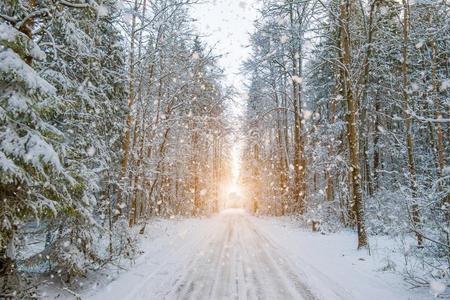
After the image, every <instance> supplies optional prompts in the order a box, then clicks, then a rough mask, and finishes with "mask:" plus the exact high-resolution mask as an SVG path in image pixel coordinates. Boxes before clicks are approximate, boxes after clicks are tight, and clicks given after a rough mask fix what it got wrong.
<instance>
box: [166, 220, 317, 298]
mask: <svg viewBox="0 0 450 300" xmlns="http://www.w3.org/2000/svg"><path fill="white" fill-rule="evenodd" d="M218 222H219V223H220V226H219V227H220V228H218V229H219V230H218V231H217V232H214V233H213V234H212V235H211V237H210V240H209V241H208V242H207V244H206V245H203V246H202V247H201V248H199V249H198V251H199V252H200V253H201V254H202V255H200V256H197V257H193V258H192V260H190V261H189V263H188V264H187V266H186V269H185V272H184V273H182V274H180V276H179V277H178V278H177V279H176V280H175V281H174V282H173V283H172V284H171V291H170V292H168V294H167V296H168V298H170V299H172V298H173V299H235V298H238V299H315V298H314V296H313V294H312V293H311V292H310V291H309V289H308V287H307V286H305V284H304V283H303V282H302V281H301V278H299V277H298V276H297V274H296V273H295V272H294V270H292V269H291V266H290V264H289V263H287V262H286V261H285V260H284V255H283V254H282V253H280V252H279V251H278V250H279V249H277V248H276V246H275V245H274V244H273V243H272V242H271V241H270V240H269V239H268V238H267V237H265V236H264V235H263V234H262V233H261V232H259V231H258V230H257V229H256V228H255V226H254V224H252V223H251V222H250V221H249V218H248V217H247V216H246V215H245V214H243V213H225V214H221V216H220V218H219V219H218Z"/></svg>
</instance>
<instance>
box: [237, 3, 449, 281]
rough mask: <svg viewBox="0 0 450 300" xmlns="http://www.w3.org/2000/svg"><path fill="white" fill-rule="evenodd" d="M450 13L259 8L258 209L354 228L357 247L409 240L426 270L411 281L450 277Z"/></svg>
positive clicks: (249, 67) (360, 7)
mask: <svg viewBox="0 0 450 300" xmlns="http://www.w3.org/2000/svg"><path fill="white" fill-rule="evenodd" d="M449 12H450V9H449V5H448V2H447V1H416V2H414V3H412V2H411V3H410V2H409V0H403V1H400V2H399V1H392V0H373V1H372V0H371V1H354V0H327V1H321V0H317V1H315V0H310V1H296V0H286V1H266V2H265V3H264V5H263V8H262V9H261V17H260V18H259V20H258V21H257V22H256V31H255V32H254V33H253V35H252V39H251V45H252V48H253V51H252V55H251V58H250V59H248V61H246V62H245V65H244V68H245V70H246V71H247V73H248V75H249V78H250V81H249V84H248V104H247V120H246V123H247V125H246V126H247V129H246V131H247V132H248V134H247V136H246V138H247V143H246V150H245V151H244V164H245V165H246V166H244V167H243V168H242V169H243V170H246V173H245V174H242V177H241V180H242V182H243V184H245V185H246V186H247V190H248V191H249V193H250V196H251V198H252V200H253V204H252V207H253V209H255V210H259V211H260V212H264V213H270V214H275V215H283V214H297V215H302V216H304V218H305V220H309V221H314V223H315V224H319V223H320V226H321V228H322V230H325V231H327V230H336V228H338V227H355V228H356V229H357V232H358V248H361V247H366V246H368V235H369V234H391V235H401V236H403V237H405V238H406V239H408V237H410V238H411V239H412V238H414V239H415V240H416V245H417V246H418V247H416V248H414V247H412V249H413V250H405V253H406V252H408V253H407V254H405V255H409V256H413V257H415V258H420V259H421V265H422V266H423V270H424V273H426V275H424V276H423V277H422V278H420V279H417V278H416V279H414V280H413V281H412V282H413V283H414V284H417V285H426V284H428V282H429V281H430V280H431V279H432V278H436V277H439V276H441V277H444V278H445V276H447V275H445V274H448V266H449V261H450V251H449V250H450V248H449V247H450V226H449V224H450V195H449V193H450V188H449V187H450V184H449V182H450V174H449V167H448V164H449V158H450V155H449V153H450V128H449V124H450V109H449V108H450V107H449V99H450V77H449V71H450V68H449V63H450V61H449V51H450V48H449V46H450V44H449V43H450V23H449V21H448V16H449ZM408 249H409V248H408ZM412 265H414V264H412ZM412 265H411V266H410V267H413V266H412Z"/></svg>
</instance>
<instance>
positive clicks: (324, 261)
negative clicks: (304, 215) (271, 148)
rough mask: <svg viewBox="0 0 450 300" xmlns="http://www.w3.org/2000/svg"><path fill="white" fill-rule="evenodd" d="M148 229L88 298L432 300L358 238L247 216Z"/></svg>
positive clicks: (237, 213)
mask: <svg viewBox="0 0 450 300" xmlns="http://www.w3.org/2000/svg"><path fill="white" fill-rule="evenodd" d="M147 227H148V230H147V232H146V235H145V236H143V237H142V242H141V245H140V246H141V249H143V251H144V253H143V254H142V255H141V256H139V258H137V260H136V263H135V264H134V265H132V266H129V270H127V271H123V270H120V271H117V270H115V271H114V270H113V269H110V270H105V271H103V277H101V278H100V277H97V278H87V279H86V281H85V282H86V284H84V285H83V287H84V288H85V292H84V293H82V295H81V298H82V299H93V300H94V299H95V300H103V299H108V300H116V299H117V300H126V299H128V300H140V299H146V300H160V299H169V300H172V299H196V300H197V299H208V300H209V299H211V300H215V299H268V300H277V299H280V300H288V299H308V300H309V299H325V300H335V299H336V300H340V299H346V300H347V299H349V300H355V299H365V300H366V299H370V300H379V299H383V300H390V299H392V300H394V299H395V300H399V299H405V300H409V299H414V300H416V299H428V298H427V295H422V296H419V295H418V293H417V292H415V291H412V290H410V289H408V288H407V287H405V286H404V283H403V281H402V280H401V278H400V276H398V275H395V274H393V273H389V272H382V271H380V267H382V266H383V264H385V262H384V261H383V259H382V256H380V257H378V256H377V255H371V256H369V255H368V253H367V252H365V251H357V250H356V249H355V240H356V238H355V236H354V233H351V232H343V233H337V234H332V235H322V234H318V233H311V232H310V231H308V230H304V229H301V228H299V226H298V224H297V225H295V222H293V223H289V222H285V221H284V219H277V218H267V217H266V218H256V217H254V216H251V215H249V214H247V213H245V212H244V211H242V210H228V211H225V212H222V213H221V214H218V215H216V216H213V217H210V218H202V219H188V218H184V219H183V218H181V219H174V220H164V219H155V220H153V221H152V223H151V224H149V225H148V226H147ZM389 249H391V248H389ZM391 252H392V251H391ZM391 252H390V255H392V253H391ZM119 269H120V268H119Z"/></svg>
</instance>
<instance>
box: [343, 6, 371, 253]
mask: <svg viewBox="0 0 450 300" xmlns="http://www.w3.org/2000/svg"><path fill="white" fill-rule="evenodd" d="M349 21H350V0H346V1H344V0H341V3H340V24H341V48H342V62H343V68H344V72H343V74H344V90H345V96H346V100H347V110H348V113H347V122H348V124H347V128H348V133H347V135H348V144H349V158H350V166H351V193H352V198H353V207H352V209H353V211H354V215H355V221H356V227H357V231H358V249H360V248H362V247H366V246H368V240H367V234H366V229H365V224H364V202H363V198H362V192H361V175H360V161H359V157H358V155H359V149H358V148H359V138H358V130H357V128H356V126H357V108H356V100H355V99H354V98H353V89H352V82H351V77H350V69H351V53H350V31H349Z"/></svg>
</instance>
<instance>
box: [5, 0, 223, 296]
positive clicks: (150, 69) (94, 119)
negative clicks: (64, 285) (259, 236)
mask: <svg viewBox="0 0 450 300" xmlns="http://www.w3.org/2000/svg"><path fill="white" fill-rule="evenodd" d="M192 4H193V3H192V2H191V1H189V0H157V1H151V2H150V1H146V0H133V1H131V2H130V1H114V0H106V1H101V2H95V1H84V0H77V1H66V0H58V1H46V0H44V1H34V0H29V1H28V0H26V1H22V0H6V1H2V2H1V3H0V199H1V204H0V220H1V221H0V298H14V297H17V298H31V297H37V296H38V295H36V294H35V286H36V285H35V282H33V281H32V277H33V276H31V275H40V274H49V275H52V278H53V276H57V278H58V277H60V278H61V280H64V281H66V282H70V280H71V279H72V278H74V277H76V276H80V275H84V274H85V273H86V272H88V271H89V270H91V269H97V268H99V267H101V266H103V265H104V264H106V263H108V262H110V261H115V260H118V259H120V258H122V257H129V258H132V257H133V255H134V252H135V250H136V249H135V241H134V240H135V235H134V231H136V230H133V228H137V230H138V231H140V232H141V233H143V232H144V230H145V222H146V221H147V220H148V219H149V218H150V217H152V216H155V215H157V216H173V215H177V214H189V215H190V214H194V215H198V214H203V213H209V212H213V211H215V210H216V209H217V197H218V195H217V191H218V184H219V181H220V180H221V179H222V177H223V176H226V172H224V170H225V169H226V162H225V161H224V159H223V157H224V154H225V153H227V151H226V150H227V147H228V145H227V139H226V134H227V131H228V129H227V128H228V125H227V123H226V121H225V120H226V119H225V114H224V102H225V101H226V100H227V99H228V97H229V96H230V93H231V91H230V89H229V88H227V87H224V86H223V85H222V84H221V83H220V80H221V77H222V71H221V70H220V68H219V67H218V66H217V63H216V60H217V57H216V56H214V55H213V54H212V53H211V50H210V49H208V48H207V47H206V46H205V45H204V44H203V43H202V42H201V41H200V39H199V38H197V37H196V34H195V31H194V30H193V27H192V22H193V20H192V19H191V18H190V17H189V13H188V8H189V7H190V6H191V5H192ZM136 224H138V225H139V226H134V225H136Z"/></svg>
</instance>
